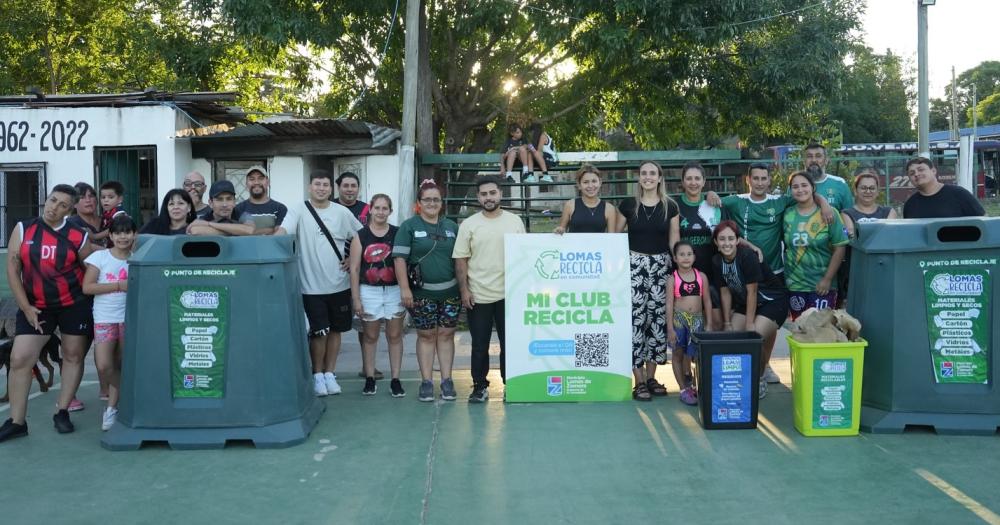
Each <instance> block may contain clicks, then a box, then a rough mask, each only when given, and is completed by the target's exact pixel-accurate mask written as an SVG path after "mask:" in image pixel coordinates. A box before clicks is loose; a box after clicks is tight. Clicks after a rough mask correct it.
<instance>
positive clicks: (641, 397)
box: [632, 383, 653, 401]
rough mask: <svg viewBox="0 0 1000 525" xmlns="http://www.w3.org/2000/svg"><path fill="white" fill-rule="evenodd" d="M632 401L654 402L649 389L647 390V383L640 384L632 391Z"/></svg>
mask: <svg viewBox="0 0 1000 525" xmlns="http://www.w3.org/2000/svg"><path fill="white" fill-rule="evenodd" d="M632 399H635V400H636V401H652V400H653V396H651V395H649V389H647V388H646V384H645V383H639V384H638V385H635V388H633V389H632Z"/></svg>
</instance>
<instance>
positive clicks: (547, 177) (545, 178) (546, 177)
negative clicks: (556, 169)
mask: <svg viewBox="0 0 1000 525" xmlns="http://www.w3.org/2000/svg"><path fill="white" fill-rule="evenodd" d="M542 182H553V180H552V176H551V175H542Z"/></svg>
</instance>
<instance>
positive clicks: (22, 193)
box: [0, 164, 45, 248]
mask: <svg viewBox="0 0 1000 525" xmlns="http://www.w3.org/2000/svg"><path fill="white" fill-rule="evenodd" d="M44 203H45V166H44V165H43V164H0V247H2V248H6V247H7V243H8V242H9V241H10V232H11V230H13V229H14V226H15V225H16V224H17V223H18V222H20V221H23V220H25V219H31V218H34V217H38V216H39V215H41V210H42V206H43V205H44Z"/></svg>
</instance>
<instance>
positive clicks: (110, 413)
mask: <svg viewBox="0 0 1000 525" xmlns="http://www.w3.org/2000/svg"><path fill="white" fill-rule="evenodd" d="M117 417H118V409H117V408H114V407H108V408H106V409H104V418H103V419H102V420H101V430H103V431H105V432H107V431H109V430H111V427H113V426H115V419H116V418H117Z"/></svg>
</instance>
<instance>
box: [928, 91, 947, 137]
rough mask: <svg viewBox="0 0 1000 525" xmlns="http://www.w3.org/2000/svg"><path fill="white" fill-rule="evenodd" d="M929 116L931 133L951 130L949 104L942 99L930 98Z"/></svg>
mask: <svg viewBox="0 0 1000 525" xmlns="http://www.w3.org/2000/svg"><path fill="white" fill-rule="evenodd" d="M929 114H930V128H931V131H940V130H943V129H951V102H948V101H947V100H945V99H943V98H932V99H931V100H930V110H929Z"/></svg>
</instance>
